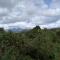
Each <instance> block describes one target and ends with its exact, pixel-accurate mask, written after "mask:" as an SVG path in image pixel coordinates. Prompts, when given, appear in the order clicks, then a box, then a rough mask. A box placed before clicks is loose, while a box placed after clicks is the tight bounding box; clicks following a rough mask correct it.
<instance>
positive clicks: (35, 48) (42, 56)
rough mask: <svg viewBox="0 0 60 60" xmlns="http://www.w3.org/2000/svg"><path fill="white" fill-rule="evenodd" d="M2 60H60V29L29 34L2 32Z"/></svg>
mask: <svg viewBox="0 0 60 60" xmlns="http://www.w3.org/2000/svg"><path fill="white" fill-rule="evenodd" d="M0 60H60V29H58V28H57V29H46V28H45V29H40V27H39V26H36V27H35V28H33V29H32V30H29V31H27V32H18V33H15V32H5V31H4V30H3V29H1V30H0Z"/></svg>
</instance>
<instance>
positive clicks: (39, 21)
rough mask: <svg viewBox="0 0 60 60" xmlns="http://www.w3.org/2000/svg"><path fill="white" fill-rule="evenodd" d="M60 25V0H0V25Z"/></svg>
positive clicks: (43, 26) (26, 27)
mask: <svg viewBox="0 0 60 60" xmlns="http://www.w3.org/2000/svg"><path fill="white" fill-rule="evenodd" d="M36 25H39V26H40V27H41V28H56V27H60V0H0V27H3V28H5V29H9V28H14V27H16V28H18V27H19V28H22V29H31V28H33V27H35V26H36Z"/></svg>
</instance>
